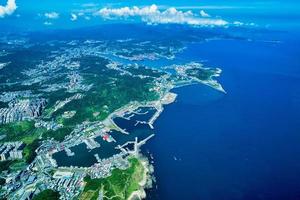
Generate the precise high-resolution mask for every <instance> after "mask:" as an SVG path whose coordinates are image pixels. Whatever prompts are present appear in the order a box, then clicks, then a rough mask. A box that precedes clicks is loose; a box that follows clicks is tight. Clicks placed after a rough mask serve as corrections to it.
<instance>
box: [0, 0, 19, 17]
mask: <svg viewBox="0 0 300 200" xmlns="http://www.w3.org/2000/svg"><path fill="white" fill-rule="evenodd" d="M16 9H17V5H16V1H15V0H7V3H6V5H5V6H1V5H0V18H2V17H4V16H5V15H11V14H13V12H15V10H16Z"/></svg>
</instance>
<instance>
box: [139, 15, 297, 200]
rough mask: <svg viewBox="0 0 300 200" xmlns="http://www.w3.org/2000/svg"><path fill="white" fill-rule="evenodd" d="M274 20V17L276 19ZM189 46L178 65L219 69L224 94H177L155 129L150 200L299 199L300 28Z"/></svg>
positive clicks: (192, 89) (188, 90) (190, 89)
mask: <svg viewBox="0 0 300 200" xmlns="http://www.w3.org/2000/svg"><path fill="white" fill-rule="evenodd" d="M275 21H276V20H275ZM285 25H286V24H284V23H283V24H282V26H280V25H279V24H276V29H274V30H273V31H272V30H269V31H266V32H260V33H259V34H257V35H256V38H255V39H253V38H251V39H250V38H249V39H246V40H226V39H216V40H210V41H206V42H202V43H196V44H190V45H188V46H187V49H186V50H185V51H184V52H182V53H181V54H180V55H178V58H177V59H178V60H182V61H184V60H193V61H202V62H203V63H205V65H207V66H214V67H220V68H221V69H222V75H221V77H219V78H218V81H219V82H220V83H221V84H222V86H223V87H224V89H225V90H226V92H227V93H226V94H224V93H221V92H218V91H216V90H214V89H212V88H210V87H208V86H205V85H191V86H186V87H182V88H177V89H174V90H173V92H175V93H177V94H178V98H177V100H176V102H175V103H173V104H171V105H168V106H166V107H165V110H164V112H163V113H162V114H161V115H160V117H159V118H158V119H157V121H156V122H155V124H154V127H155V133H156V136H155V137H154V138H153V139H151V140H150V141H149V142H148V143H147V144H146V146H144V151H145V152H149V154H151V155H152V156H153V162H154V169H155V172H154V175H155V177H156V182H155V184H154V188H153V189H152V190H151V191H149V192H148V198H147V199H150V200H161V199H162V200H165V199H171V200H177V199H178V200H183V199H184V200H297V199H300V145H299V144H300V37H299V36H300V34H299V33H300V31H299V30H300V29H298V28H296V27H294V26H285Z"/></svg>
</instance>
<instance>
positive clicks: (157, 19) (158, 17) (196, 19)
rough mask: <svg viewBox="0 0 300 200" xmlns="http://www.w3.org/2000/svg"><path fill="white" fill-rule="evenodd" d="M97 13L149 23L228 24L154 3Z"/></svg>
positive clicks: (108, 17)
mask: <svg viewBox="0 0 300 200" xmlns="http://www.w3.org/2000/svg"><path fill="white" fill-rule="evenodd" d="M95 15H99V16H101V17H102V18H104V19H109V20H111V19H128V18H140V19H141V20H142V21H143V22H146V23H147V24H188V25H196V26H225V25H227V24H228V22H227V21H225V20H223V19H212V18H209V19H208V18H204V17H203V16H201V15H196V14H194V13H193V12H192V11H180V10H177V9H176V8H174V7H171V8H168V9H165V10H163V11H161V10H159V8H158V7H157V6H156V5H155V4H153V5H151V6H146V7H141V8H140V7H137V6H134V7H122V8H115V9H112V8H102V9H101V10H99V11H97V12H96V13H95Z"/></svg>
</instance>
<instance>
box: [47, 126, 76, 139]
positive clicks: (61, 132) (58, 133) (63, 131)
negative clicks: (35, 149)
mask: <svg viewBox="0 0 300 200" xmlns="http://www.w3.org/2000/svg"><path fill="white" fill-rule="evenodd" d="M71 132H72V128H70V127H62V128H60V129H58V130H55V131H53V130H49V131H47V132H44V133H43V138H44V139H45V138H54V139H55V140H57V141H59V142H61V141H63V140H64V138H65V136H67V135H69V134H70V133H71Z"/></svg>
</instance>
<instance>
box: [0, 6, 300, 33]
mask: <svg viewBox="0 0 300 200" xmlns="http://www.w3.org/2000/svg"><path fill="white" fill-rule="evenodd" d="M41 2H42V3H41ZM269 15H273V16H274V15H280V18H281V21H282V19H283V18H285V20H286V21H287V22H288V23H291V22H293V21H296V20H297V21H298V20H299V19H300V17H299V16H300V2H299V1H296V0H263V1H261V0H252V1H250V0H245V1H243V0H188V1H182V0H138V1H137V0H123V1H120V0H109V1H106V0H98V1H95V0H43V1H41V0H0V25H1V26H2V27H4V26H23V27H27V28H32V29H34V28H72V27H78V26H79V27H80V26H88V25H90V26H92V25H95V24H101V23H115V22H142V23H145V24H149V25H153V24H167V23H176V24H188V25H192V26H231V25H234V26H240V25H254V24H258V21H257V19H256V18H258V17H260V18H266V17H268V16H269ZM274 23H276V22H274ZM28 24H30V26H28Z"/></svg>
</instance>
